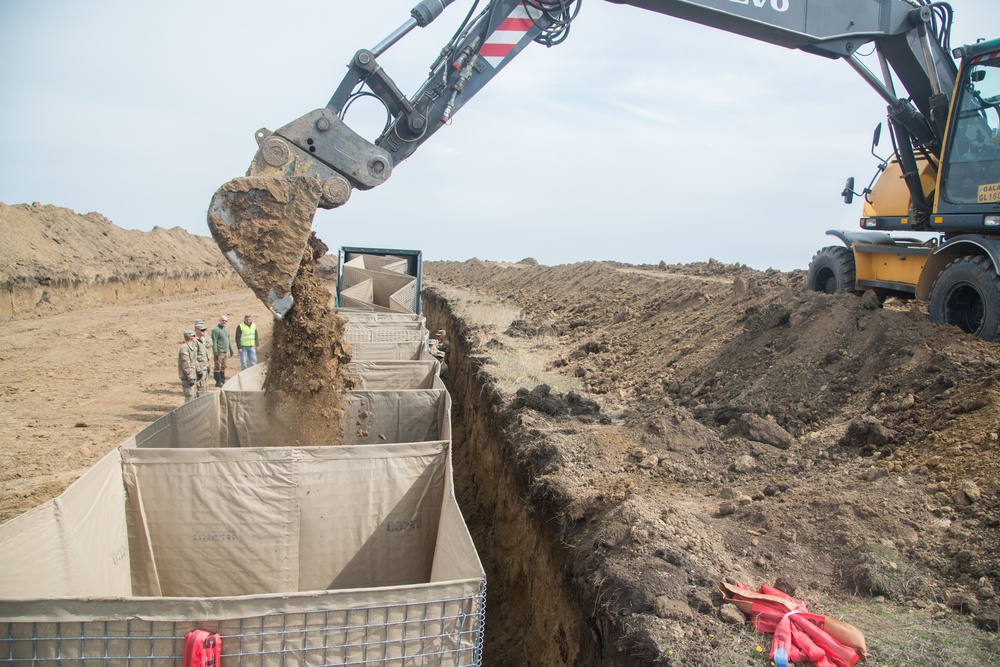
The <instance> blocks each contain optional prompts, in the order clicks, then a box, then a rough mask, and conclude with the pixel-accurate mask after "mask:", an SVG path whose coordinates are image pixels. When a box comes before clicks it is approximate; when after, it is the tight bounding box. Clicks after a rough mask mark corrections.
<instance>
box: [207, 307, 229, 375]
mask: <svg viewBox="0 0 1000 667" xmlns="http://www.w3.org/2000/svg"><path fill="white" fill-rule="evenodd" d="M228 322H229V318H228V317H226V316H225V315H223V316H222V317H220V318H219V323H218V324H216V325H215V328H214V329H212V355H213V356H214V357H215V366H213V371H214V374H215V386H216V387H221V386H222V385H224V384H226V360H227V359H228V358H229V357H231V356H233V341H232V339H231V338H229V329H227V328H226V324H227V323H228Z"/></svg>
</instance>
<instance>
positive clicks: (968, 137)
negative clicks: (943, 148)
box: [942, 53, 1000, 204]
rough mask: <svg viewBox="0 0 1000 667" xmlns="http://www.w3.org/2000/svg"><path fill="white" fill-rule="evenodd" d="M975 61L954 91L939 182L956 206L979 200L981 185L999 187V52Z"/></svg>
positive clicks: (943, 193)
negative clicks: (949, 136)
mask: <svg viewBox="0 0 1000 667" xmlns="http://www.w3.org/2000/svg"><path fill="white" fill-rule="evenodd" d="M976 61H977V62H976V63H975V64H973V65H972V66H971V67H969V68H968V69H966V71H965V74H964V76H963V79H962V84H961V86H960V87H959V90H958V96H959V97H958V100H956V103H955V118H954V119H953V121H952V128H951V132H950V134H951V139H950V141H949V143H950V147H949V149H948V155H947V157H946V162H945V172H944V174H943V176H944V178H943V179H942V190H943V192H942V195H943V196H944V199H945V200H947V201H950V202H953V203H956V204H975V203H977V202H978V201H982V199H981V197H982V192H983V191H984V188H983V186H989V185H991V184H1000V138H998V133H997V130H998V129H1000V53H992V54H988V55H985V56H978V57H977V58H976ZM985 190H987V191H989V190H990V188H985Z"/></svg>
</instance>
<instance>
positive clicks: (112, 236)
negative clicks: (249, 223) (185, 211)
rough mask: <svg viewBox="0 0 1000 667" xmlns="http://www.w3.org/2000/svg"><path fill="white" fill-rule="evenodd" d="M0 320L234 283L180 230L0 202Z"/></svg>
mask: <svg viewBox="0 0 1000 667" xmlns="http://www.w3.org/2000/svg"><path fill="white" fill-rule="evenodd" d="M0 236H2V238H3V239H4V242H3V243H2V244H0V289H2V290H3V294H4V298H3V299H2V300H0V316H10V315H14V314H19V313H28V312H39V313H44V312H49V313H51V312H56V311H58V310H60V309H64V308H67V307H72V306H74V305H75V304H79V303H80V302H85V303H92V304H93V303H106V302H115V301H122V302H123V301H128V300H134V299H139V298H146V297H149V296H159V297H162V296H164V295H169V294H182V293H189V292H192V291H194V290H195V289H198V287H199V285H201V286H203V287H204V288H206V289H218V288H224V287H231V286H234V285H236V284H237V283H236V281H237V280H239V277H238V276H237V275H236V273H235V272H234V271H233V270H232V269H231V268H230V267H229V265H228V263H227V262H226V261H225V258H224V257H223V256H222V254H221V253H219V250H218V248H217V247H216V245H215V243H214V242H213V241H212V240H211V239H209V238H206V237H202V236H195V235H193V234H190V233H189V232H187V231H186V230H184V229H182V228H180V227H174V228H172V229H163V228H162V227H154V228H153V230H152V231H149V232H141V231H135V230H125V229H122V228H120V227H118V226H116V225H114V224H113V223H112V222H111V221H110V220H108V219H107V218H105V217H104V216H102V215H100V214H99V213H87V214H85V215H80V214H78V213H75V212H73V211H71V210H69V209H66V208H60V207H58V206H48V205H42V204H38V203H35V204H31V205H28V204H15V205H7V204H3V203H0Z"/></svg>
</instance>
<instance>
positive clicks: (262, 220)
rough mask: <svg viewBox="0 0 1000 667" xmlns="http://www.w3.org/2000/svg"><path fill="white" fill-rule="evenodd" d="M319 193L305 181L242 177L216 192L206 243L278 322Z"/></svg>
mask: <svg viewBox="0 0 1000 667" xmlns="http://www.w3.org/2000/svg"><path fill="white" fill-rule="evenodd" d="M322 195H323V189H322V187H321V184H320V182H319V180H318V179H316V178H313V177H310V176H244V177H240V178H234V179H233V180H231V181H229V182H228V183H226V184H225V185H223V186H222V187H221V188H219V189H218V191H216V193H215V195H214V196H213V197H212V202H211V204H210V205H209V209H208V227H209V230H211V232H212V237H213V238H214V239H215V242H216V243H217V244H218V246H219V248H220V249H221V250H222V252H223V254H225V256H226V259H228V260H229V262H230V263H231V264H232V265H233V267H235V268H236V271H237V273H239V274H240V276H241V277H242V278H243V281H244V282H245V283H246V284H247V285H248V286H249V287H250V289H252V290H253V292H254V294H256V295H257V298H258V299H260V300H261V301H263V302H264V304H265V305H266V306H267V307H268V309H270V311H271V312H272V313H273V314H274V316H275V317H277V318H278V319H281V318H283V317H284V316H285V313H287V312H288V311H289V310H290V309H291V307H292V302H293V299H292V283H293V282H294V280H295V276H296V274H298V271H299V265H300V264H301V262H302V255H303V253H304V252H305V250H306V244H307V243H308V241H309V236H310V234H311V232H312V221H313V215H315V213H316V208H317V206H318V205H319V202H320V198H321V197H322Z"/></svg>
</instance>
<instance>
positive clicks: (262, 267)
mask: <svg viewBox="0 0 1000 667" xmlns="http://www.w3.org/2000/svg"><path fill="white" fill-rule="evenodd" d="M608 1H609V2H614V3H615V4H622V5H631V6H633V7H637V8H640V9H643V10H648V11H651V12H656V13H659V14H665V15H669V16H673V17H676V18H679V19H683V20H687V21H693V22H696V23H699V24H703V25H707V26H711V27H715V28H718V29H721V30H726V31H729V32H732V33H736V34H739V35H743V36H746V37H749V38H752V39H756V40H760V41H764V42H768V43H771V44H775V45H778V46H782V47H786V48H789V49H798V50H802V51H805V52H808V53H812V54H815V55H817V56H820V57H825V58H831V59H839V60H843V61H844V62H845V63H847V64H848V65H849V66H850V67H851V68H853V69H854V70H855V71H856V72H857V73H858V75H860V77H861V79H862V80H863V81H865V82H866V83H867V84H868V85H869V86H870V87H871V88H872V89H873V90H874V91H875V93H876V94H878V95H879V96H881V97H882V99H883V100H884V101H885V103H886V105H887V134H888V138H889V143H890V144H891V154H890V155H889V156H888V157H887V158H885V159H881V160H880V164H879V165H878V170H877V173H876V176H875V178H873V179H872V181H871V183H869V184H868V186H867V187H864V188H862V189H861V191H860V192H857V191H856V188H855V184H854V179H853V178H851V179H848V181H847V185H846V187H844V189H843V191H842V193H841V194H842V195H843V197H844V201H845V202H847V203H848V204H850V203H852V202H853V200H854V198H855V197H860V198H862V199H863V202H864V203H863V212H862V215H861V218H860V229H855V230H851V231H829V232H827V233H828V234H831V235H833V236H835V237H837V238H838V239H839V240H840V242H841V244H840V245H833V246H830V247H827V248H823V249H822V250H820V251H819V252H818V253H817V254H816V255H815V257H813V259H812V261H811V263H810V265H809V270H808V274H807V281H808V286H809V288H811V289H813V290H816V291H819V292H828V293H835V292H862V291H865V290H872V291H874V292H875V293H876V294H877V295H878V296H879V297H882V298H884V297H887V296H897V297H908V298H916V299H921V300H929V302H930V303H929V306H928V308H929V312H930V316H931V319H932V320H933V321H935V322H943V323H948V324H953V325H956V326H958V327H961V328H962V329H963V330H964V331H966V332H968V333H971V334H974V335H976V336H979V337H980V338H983V339H986V340H997V339H998V338H1000V275H998V267H1000V137H998V128H1000V39H992V40H989V41H980V42H978V43H976V44H970V45H965V46H958V47H956V48H952V47H951V45H950V35H951V25H952V18H953V11H952V7H951V5H949V4H948V3H945V2H932V1H931V0H608ZM453 2H454V0H421V1H420V2H419V3H418V4H417V5H416V6H415V7H414V8H413V9H412V11H411V13H410V17H409V18H407V19H406V20H405V22H404V23H403V24H402V25H401V26H400V27H399V28H397V29H396V30H394V31H393V32H392V33H390V34H389V35H388V36H387V37H386V38H385V39H384V40H383V41H382V42H381V43H379V44H377V45H376V46H375V47H373V48H371V49H361V50H360V51H358V52H357V53H355V54H354V57H353V58H352V59H351V61H350V63H349V64H348V66H347V68H348V71H347V75H346V76H345V77H344V79H343V81H342V82H341V83H340V85H339V86H338V88H337V89H336V91H334V93H333V96H332V97H331V98H330V101H329V102H328V103H327V105H326V106H325V107H323V108H321V109H316V110H314V111H311V112H309V113H308V114H306V115H304V116H302V117H301V118H298V119H296V120H294V121H292V122H291V123H289V124H287V125H285V126H284V127H281V128H279V129H277V130H276V131H274V132H270V131H269V130H266V129H261V130H258V132H257V135H256V139H257V144H258V150H257V154H256V155H255V156H254V158H253V161H252V163H251V165H250V168H249V170H248V172H247V175H246V176H245V177H240V178H236V179H234V180H232V181H230V182H229V183H226V184H225V185H223V186H222V188H220V189H219V190H218V192H216V193H215V196H214V197H213V199H212V202H211V204H210V207H209V211H208V218H209V228H210V229H211V231H212V235H213V236H214V238H215V239H216V242H217V243H218V245H219V247H220V249H221V250H222V251H223V253H225V255H226V256H227V258H228V259H229V260H230V262H231V263H232V264H233V266H234V267H236V270H237V271H238V272H239V273H240V275H241V276H243V278H244V280H245V281H246V283H247V284H248V285H249V286H250V287H251V288H252V289H253V290H254V292H255V293H256V294H257V296H258V297H259V298H260V299H261V300H262V301H264V303H265V304H266V305H267V306H268V308H269V309H270V310H271V312H272V313H273V314H274V315H275V316H276V317H278V318H281V317H283V316H284V315H285V314H286V313H287V312H288V311H289V310H290V309H291V308H292V307H293V306H294V301H293V298H292V295H291V286H292V283H293V282H294V279H295V276H296V274H297V272H298V270H299V265H300V262H301V259H302V255H303V252H304V250H305V247H306V244H307V242H308V239H309V235H310V233H311V226H312V217H313V215H314V214H315V211H316V208H317V207H322V208H334V207H337V206H341V205H343V204H345V203H346V202H347V201H348V199H349V197H350V195H351V192H352V190H353V189H354V188H360V189H362V190H368V189H371V188H374V187H376V186H378V185H380V184H381V183H384V182H385V181H386V180H387V179H388V178H389V177H390V176H391V175H392V170H393V168H394V167H395V166H396V165H398V164H399V163H400V162H402V161H403V160H405V159H406V158H407V157H409V156H410V155H411V154H412V153H413V152H414V151H416V150H417V149H418V148H419V147H420V146H421V145H422V144H423V143H424V142H425V141H427V140H428V139H429V138H430V137H431V136H432V135H433V134H434V133H435V132H437V131H438V130H440V129H442V128H443V127H445V126H446V125H447V124H448V121H449V120H450V119H451V118H452V117H453V116H454V114H455V113H457V112H458V111H459V109H461V108H462V106H464V104H465V103H466V102H468V101H469V100H470V99H471V98H472V97H473V96H474V95H475V94H476V93H477V92H479V90H481V89H482V88H483V86H485V85H486V84H487V83H489V81H490V80H492V78H493V77H494V76H495V75H496V74H497V73H498V72H499V71H500V70H501V69H503V68H504V67H505V66H506V65H507V64H509V63H510V62H511V61H512V60H513V59H514V58H516V57H517V55H518V54H519V53H521V51H522V50H523V49H524V48H525V47H527V46H528V45H530V44H533V43H538V44H543V45H545V46H555V45H558V44H560V43H562V42H563V41H564V40H565V39H567V38H568V37H569V34H570V28H571V25H572V22H573V20H574V19H575V18H576V17H577V15H578V13H579V11H580V8H581V6H582V0H491V1H489V2H480V1H479V0H475V1H474V2H471V6H470V8H469V10H468V11H467V13H466V14H465V15H464V18H463V19H462V21H461V22H460V23H459V24H458V26H457V29H456V30H455V32H454V34H453V36H452V38H451V39H450V41H449V42H448V43H447V44H445V46H444V47H443V48H442V50H441V51H440V53H439V54H438V55H437V57H436V59H435V60H434V62H433V63H432V64H431V67H430V75H429V76H428V78H427V80H426V81H424V82H423V84H421V86H420V87H419V89H418V90H417V91H416V92H415V93H414V94H413V95H411V96H409V97H408V96H406V95H404V94H403V93H402V92H401V91H400V90H399V88H398V87H397V86H396V84H395V83H394V82H393V80H392V78H391V77H390V76H389V74H388V73H387V72H386V71H385V70H384V69H382V67H381V66H380V65H379V61H378V59H379V57H380V56H381V55H382V54H383V53H385V52H386V51H387V50H388V49H389V48H391V47H393V46H394V45H396V44H397V43H398V42H400V40H402V39H403V38H404V37H405V36H406V35H407V34H408V33H410V32H411V31H412V30H413V29H414V28H417V27H424V26H426V25H428V24H429V23H430V22H431V21H433V20H435V19H436V18H437V17H438V16H440V15H441V14H442V13H443V12H444V10H445V9H446V8H447V7H448V6H449V5H451V4H452V3H453ZM863 47H864V50H865V51H868V50H869V49H873V51H874V54H875V56H876V60H877V71H873V69H872V68H869V67H868V66H867V65H866V64H865V63H864V62H862V60H861V58H859V57H858V54H859V52H860V50H861V49H862V48H863ZM362 96H365V97H373V98H375V99H377V100H379V101H380V102H381V103H382V104H383V105H384V107H385V110H386V112H387V119H388V120H387V123H386V125H385V127H384V129H383V131H382V133H381V134H380V135H379V136H378V137H376V138H374V139H373V140H369V139H366V138H364V137H361V136H360V135H358V134H357V133H356V132H354V131H353V130H352V129H351V128H350V127H348V125H347V124H346V122H345V119H346V116H347V112H348V111H349V109H350V107H351V104H352V103H353V102H354V101H355V100H357V99H358V98H359V97H362ZM881 128H882V124H881V123H880V124H879V126H878V129H877V130H876V132H875V138H874V141H873V144H874V145H877V144H878V143H879V140H880V135H881ZM874 145H873V148H872V152H873V153H874V152H875V146H874ZM887 152H888V150H887ZM915 233H923V234H924V235H923V237H915V236H913V234H915Z"/></svg>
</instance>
